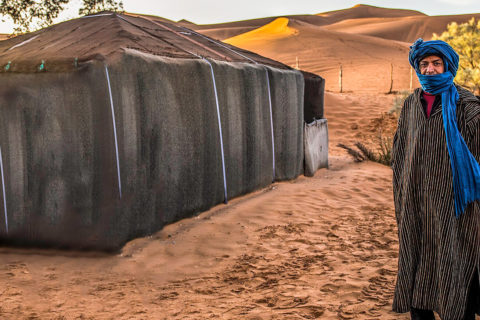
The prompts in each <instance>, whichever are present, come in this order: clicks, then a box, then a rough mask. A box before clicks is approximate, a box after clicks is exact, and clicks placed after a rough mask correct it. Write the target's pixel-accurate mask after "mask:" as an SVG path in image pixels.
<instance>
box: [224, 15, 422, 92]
mask: <svg viewBox="0 0 480 320" xmlns="http://www.w3.org/2000/svg"><path fill="white" fill-rule="evenodd" d="M283 21H284V20H283ZM288 27H290V28H293V29H295V30H297V32H295V33H291V34H282V35H279V34H275V35H272V34H271V33H269V32H262V31H261V30H262V29H261V28H259V29H257V30H255V31H251V32H249V33H246V34H243V35H240V36H236V37H233V38H230V39H227V40H224V41H225V42H227V43H229V44H232V45H235V46H239V47H241V48H244V49H247V50H250V51H254V52H257V53H259V54H261V55H264V56H267V57H272V58H274V59H275V60H278V61H281V62H283V63H285V64H287V65H290V66H294V65H295V64H296V60H297V58H298V61H299V67H300V69H303V70H306V71H309V72H313V73H316V74H319V75H321V76H322V77H324V78H325V79H326V80H327V81H326V88H327V90H331V91H338V90H339V68H340V65H342V73H343V80H342V87H343V90H344V91H365V90H366V91H369V90H370V91H380V92H388V91H389V88H390V73H391V65H392V63H393V65H394V84H393V90H403V89H408V88H409V87H410V66H409V64H408V61H407V58H406V57H407V55H408V46H409V45H408V44H407V43H403V42H397V41H391V40H386V39H381V38H377V37H371V36H363V35H354V34H350V33H343V32H337V31H331V30H327V29H325V28H319V27H316V26H312V25H311V24H308V23H305V22H303V21H298V20H295V19H289V20H288ZM267 30H268V29H267ZM415 84H416V82H414V85H415Z"/></svg>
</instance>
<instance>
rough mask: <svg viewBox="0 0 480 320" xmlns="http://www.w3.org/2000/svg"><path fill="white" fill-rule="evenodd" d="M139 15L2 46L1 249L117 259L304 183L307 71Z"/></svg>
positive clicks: (70, 26) (93, 21) (69, 25)
mask: <svg viewBox="0 0 480 320" xmlns="http://www.w3.org/2000/svg"><path fill="white" fill-rule="evenodd" d="M142 19H143V18H141V17H130V16H122V15H117V14H105V15H99V16H97V17H90V18H84V19H77V20H73V21H69V22H65V23H64V24H66V25H64V24H59V25H56V26H54V27H51V28H49V29H46V30H43V31H41V32H38V33H36V34H33V35H26V36H24V37H23V38H21V39H11V40H7V41H3V42H0V62H1V61H3V66H4V67H3V69H2V72H0V108H1V109H0V110H1V111H2V112H1V113H2V116H1V117H0V160H1V161H0V164H1V173H2V192H3V196H2V197H1V200H0V208H3V214H2V215H0V241H1V242H2V243H10V244H22V245H35V246H38V245H47V246H60V247H75V248H91V249H100V250H115V249H117V248H119V247H121V246H122V245H123V244H124V243H125V242H126V241H128V240H130V239H132V238H134V237H138V236H144V235H147V234H151V233H153V232H155V231H156V230H159V229H161V228H162V227H163V226H164V225H165V224H167V223H170V222H173V221H176V220H178V219H181V218H184V217H187V216H191V215H193V214H195V213H198V212H201V211H203V210H206V209H208V208H210V207H212V206H214V205H216V204H219V203H222V202H226V201H228V199H230V198H232V197H235V196H238V195H241V194H244V193H247V192H250V191H253V190H255V189H258V188H261V187H264V186H267V185H268V184H270V183H271V182H272V181H274V180H275V181H279V180H285V179H293V178H295V177H297V176H298V175H299V174H301V173H303V119H304V114H303V99H304V79H303V76H302V74H301V73H300V72H299V71H296V70H292V69H290V68H288V67H285V66H283V65H281V64H279V63H277V62H273V61H271V60H268V59H266V58H258V56H257V55H255V54H252V53H246V52H245V51H242V50H240V49H239V50H238V52H239V53H240V54H241V55H238V54H237V53H236V52H237V51H236V49H233V47H222V46H220V45H217V44H215V43H214V42H211V41H210V40H209V39H208V38H205V37H204V36H200V35H195V33H193V32H190V31H188V30H187V31H186V30H185V29H184V28H182V29H178V28H179V27H177V26H175V25H166V23H165V22H162V23H165V25H166V26H167V28H163V27H158V26H157V27H155V26H156V24H152V23H153V22H152V21H150V20H146V19H143V20H142ZM129 22H133V23H135V26H132V24H131V23H129ZM142 25H143V28H145V32H144V34H143V35H142V34H141V33H142V32H143V31H142V29H141V28H142ZM169 29H171V30H169ZM77 31H78V32H80V33H79V34H78V35H77V36H75V32H77ZM109 31H110V32H109ZM180 31H181V32H184V33H186V34H183V35H184V36H189V37H190V36H191V37H194V38H195V42H192V41H190V40H187V39H185V38H183V37H180V36H179V34H182V33H180ZM152 34H153V35H155V36H152ZM86 35H91V37H87V36H86ZM106 35H109V36H108V39H107V38H105V37H106ZM142 37H144V38H145V39H147V40H145V41H143V40H144V39H143V38H142ZM32 39H33V40H32ZM76 39H77V40H78V39H80V40H78V41H77V40H76ZM132 39H133V40H134V42H135V43H136V45H132V42H131V41H133V40H132ZM89 41H90V42H89ZM196 42H198V43H199V44H202V45H199V44H197V43H196ZM95 44H97V46H95ZM99 44H101V45H99ZM39 45H40V46H39ZM182 45H183V47H182ZM207 45H208V46H207ZM197 46H198V48H197ZM12 48H13V49H12ZM59 48H62V50H59ZM75 48H76V49H77V50H75ZM87 48H88V50H87ZM92 48H93V49H92ZM165 48H167V49H168V50H167V49H165ZM54 49H57V50H54ZM147 49H148V50H147ZM197 49H198V50H197ZM162 50H163V51H162ZM220 50H222V51H221V52H222V53H223V54H224V55H225V56H226V57H228V55H231V58H228V59H227V58H225V59H223V60H222V59H220V58H219V56H218V55H217V56H216V57H211V56H209V54H211V55H212V56H213V55H214V53H213V52H220ZM232 50H234V51H232ZM166 51H168V52H167V53H165V52H166ZM12 52H13V53H14V54H13V53H12ZM34 54H36V55H37V57H38V58H42V59H41V60H43V61H38V60H39V59H37V60H35V61H34V59H33V58H32V56H33V55H34ZM203 54H205V55H203ZM253 58H255V59H256V60H254V59H253ZM257 58H258V59H257ZM257 60H258V61H260V62H257ZM262 60H263V61H265V62H268V63H265V64H264V63H261V61H262ZM38 62H40V64H39V63H38ZM42 65H43V68H42V67H41V66H42ZM7 66H9V67H7Z"/></svg>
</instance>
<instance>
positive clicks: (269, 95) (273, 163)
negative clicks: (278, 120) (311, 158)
mask: <svg viewBox="0 0 480 320" xmlns="http://www.w3.org/2000/svg"><path fill="white" fill-rule="evenodd" d="M265 73H266V74H267V88H268V104H269V105H270V128H271V130H272V168H273V177H272V182H275V139H274V137H273V113H272V93H271V91H270V78H269V77H268V69H267V67H265Z"/></svg>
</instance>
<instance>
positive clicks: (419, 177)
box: [392, 39, 480, 320]
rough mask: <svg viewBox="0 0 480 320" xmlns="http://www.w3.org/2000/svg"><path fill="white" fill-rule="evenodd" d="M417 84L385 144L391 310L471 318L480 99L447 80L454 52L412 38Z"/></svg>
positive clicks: (479, 208) (478, 302) (475, 293)
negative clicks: (394, 262) (390, 200)
mask: <svg viewBox="0 0 480 320" xmlns="http://www.w3.org/2000/svg"><path fill="white" fill-rule="evenodd" d="M409 61H410V64H411V65H412V67H413V68H414V69H415V70H416V72H417V76H418V79H419V81H420V84H421V85H422V88H418V89H416V90H415V91H414V92H413V94H411V95H410V96H409V97H408V98H407V99H406V100H405V102H404V105H403V108H402V112H401V115H400V118H399V122H398V128H397V132H396V133H395V137H394V142H393V149H392V156H393V159H392V167H393V191H394V200H395V215H396V218H397V223H398V236H399V258H398V277H397V283H396V287H395V295H394V300H393V310H394V311H396V312H408V311H410V314H411V317H412V319H429V320H433V319H434V315H433V311H436V312H437V313H438V314H439V315H440V317H441V319H442V320H474V319H475V313H476V312H477V313H478V312H480V293H479V292H480V290H479V289H478V288H479V270H480V201H479V200H480V165H479V162H480V101H479V100H478V99H477V98H476V97H475V96H474V95H473V94H472V93H470V92H469V91H467V90H465V89H463V88H462V87H460V86H458V85H456V84H454V83H453V78H454V77H455V74H456V72H457V68H458V54H457V53H456V52H455V51H454V50H453V49H452V48H451V47H450V46H449V45H448V44H447V43H445V42H443V41H437V40H435V41H425V42H424V41H423V40H422V39H418V40H417V41H415V43H414V44H413V45H412V46H411V47H410V54H409Z"/></svg>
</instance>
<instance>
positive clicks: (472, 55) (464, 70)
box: [433, 18, 480, 95]
mask: <svg viewBox="0 0 480 320" xmlns="http://www.w3.org/2000/svg"><path fill="white" fill-rule="evenodd" d="M433 39H435V40H443V41H445V42H447V43H448V44H450V45H451V46H452V48H453V49H455V51H457V53H458V55H459V56H460V63H459V67H458V71H457V76H456V77H455V82H457V83H458V84H460V85H461V86H464V87H466V88H468V89H470V90H471V91H473V92H474V93H475V94H477V95H479V94H480V21H475V18H472V19H471V20H470V21H468V22H466V23H462V24H457V23H456V22H453V23H450V24H449V25H448V26H447V31H444V32H443V33H442V34H441V35H440V36H438V35H437V34H435V33H434V34H433Z"/></svg>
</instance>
